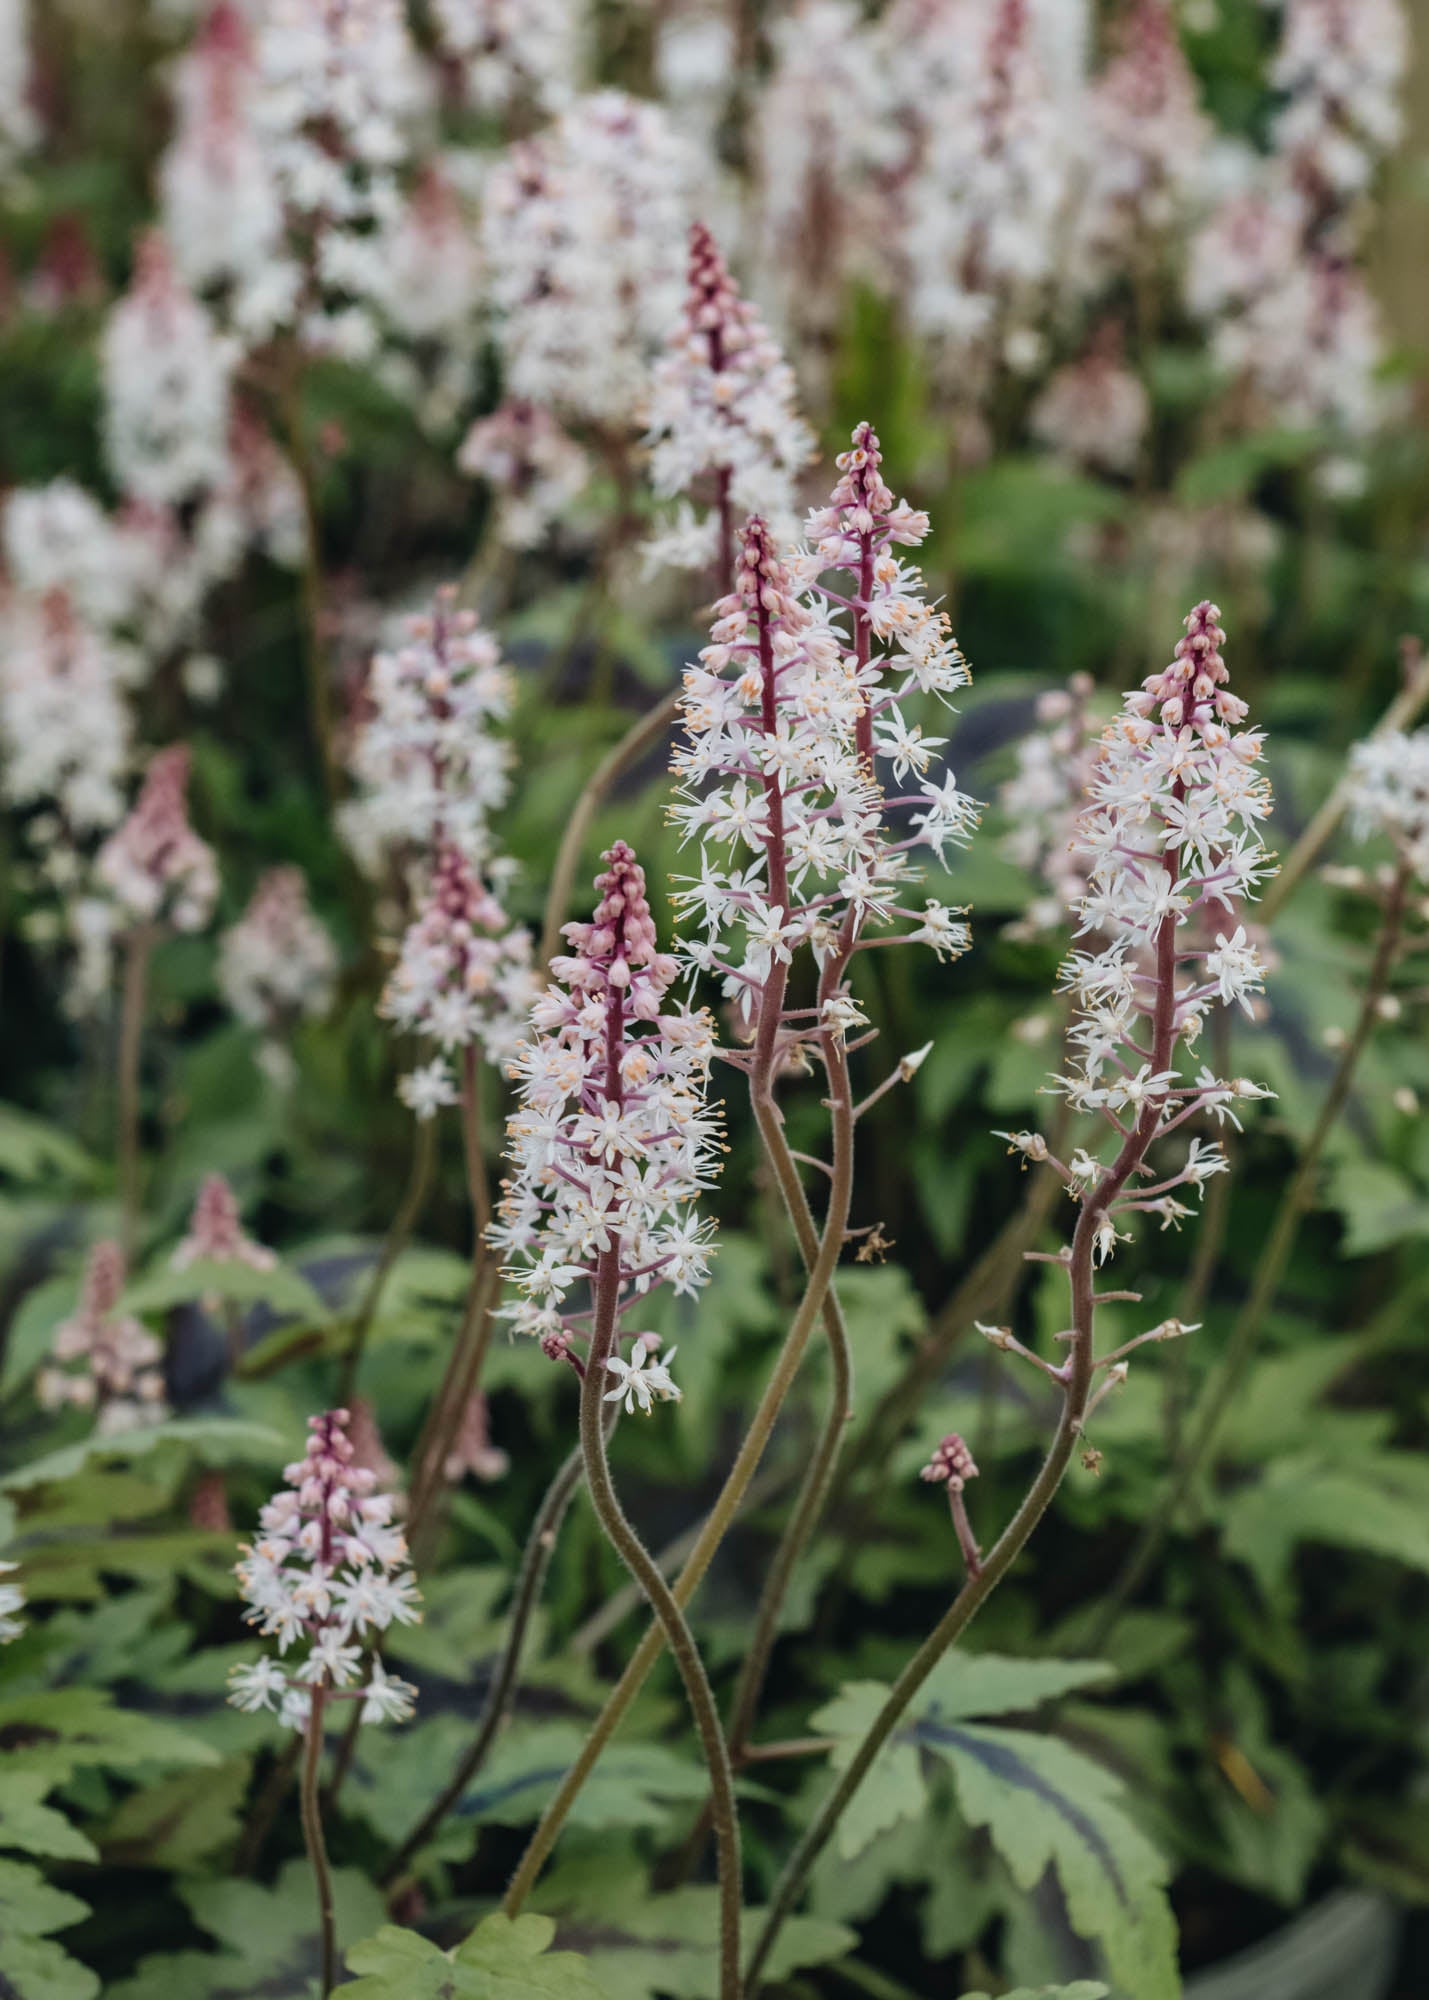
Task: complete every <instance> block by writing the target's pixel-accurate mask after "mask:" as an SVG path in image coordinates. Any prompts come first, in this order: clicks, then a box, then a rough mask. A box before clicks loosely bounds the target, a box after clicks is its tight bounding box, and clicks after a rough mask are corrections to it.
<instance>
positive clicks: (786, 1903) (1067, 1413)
mask: <svg viewBox="0 0 1429 2000" xmlns="http://www.w3.org/2000/svg"><path fill="white" fill-rule="evenodd" d="M1163 865H1164V867H1165V870H1166V874H1167V876H1168V878H1169V881H1170V883H1171V885H1172V886H1173V887H1174V885H1175V880H1176V873H1177V869H1178V866H1179V862H1178V857H1177V856H1176V855H1175V854H1174V853H1173V854H1168V855H1167V856H1166V857H1165V859H1164V862H1163ZM1175 1014H1176V917H1175V915H1174V913H1172V914H1168V915H1167V916H1166V917H1165V918H1163V920H1162V922H1161V925H1160V927H1159V929H1158V931H1157V934H1156V1001H1155V1008H1154V1012H1153V1015H1152V1035H1151V1062H1152V1068H1153V1072H1154V1073H1156V1074H1159V1073H1160V1072H1162V1071H1163V1070H1165V1069H1166V1068H1167V1066H1168V1064H1169V1063H1170V1060H1171V1054H1172V1051H1173V1049H1174V1047H1175V1040H1176V1035H1175ZM1160 1122H1161V1105H1160V1104H1159V1103H1157V1102H1152V1103H1149V1104H1147V1105H1146V1106H1145V1108H1144V1109H1143V1111H1142V1113H1141V1116H1140V1117H1139V1118H1138V1119H1137V1121H1136V1123H1135V1125H1133V1126H1132V1128H1131V1130H1130V1131H1129V1132H1128V1133H1127V1134H1126V1137H1125V1139H1124V1140H1123V1142H1122V1145H1121V1148H1120V1150H1119V1151H1118V1153H1117V1156H1116V1159H1115V1160H1114V1161H1113V1163H1112V1164H1111V1166H1109V1167H1108V1168H1107V1169H1106V1171H1105V1173H1104V1174H1103V1175H1102V1177H1101V1179H1100V1180H1099V1181H1098V1183H1097V1185H1096V1187H1095V1189H1094V1190H1092V1191H1091V1192H1090V1193H1089V1194H1088V1195H1087V1197H1086V1199H1085V1200H1084V1202H1083V1203H1082V1207H1081V1212H1080V1213H1079V1215H1078V1217H1077V1226H1076V1230H1075V1232H1074V1233H1073V1236H1072V1247H1071V1254H1070V1258H1069V1260H1068V1265H1067V1276H1068V1280H1069V1283H1070V1285H1071V1292H1072V1306H1071V1314H1072V1339H1071V1344H1070V1347H1069V1350H1068V1354H1067V1360H1066V1363H1065V1371H1066V1372H1065V1376H1064V1379H1063V1385H1062V1409H1061V1414H1060V1416H1059V1417H1058V1420H1057V1429H1056V1433H1055V1435H1054V1437H1053V1439H1052V1444H1051V1447H1050V1449H1049V1450H1048V1453H1047V1456H1046V1458H1045V1459H1044V1460H1043V1462H1042V1466H1041V1469H1040V1470H1039V1472H1038V1474H1037V1476H1036V1478H1035V1479H1034V1480H1033V1482H1032V1484H1031V1486H1030V1487H1029V1488H1028V1490H1027V1494H1026V1496H1025V1498H1024V1499H1023V1501H1022V1504H1021V1506H1020V1507H1019V1508H1018V1509H1017V1512H1016V1513H1015V1514H1014V1515H1013V1517H1012V1519H1011V1521H1010V1522H1009V1523H1008V1525H1007V1526H1006V1527H1005V1528H1004V1529H1003V1531H1002V1534H1001V1535H1000V1536H999V1537H998V1540H997V1542H996V1543H995V1545H994V1547H993V1549H992V1551H991V1553H990V1554H989V1555H988V1556H987V1557H986V1558H985V1559H983V1560H982V1561H981V1562H980V1563H978V1564H976V1565H973V1566H970V1568H969V1573H968V1578H967V1581H966V1583H965V1584H964V1585H963V1587H962V1589H961V1590H960V1591H959V1592H958V1594H957V1596H956V1597H955V1598H954V1599H953V1601H952V1603H951V1604H950V1605H949V1606H948V1609H947V1610H946V1611H945V1612H944V1613H943V1616H942V1617H941V1618H940V1619H939V1621H938V1623H937V1624H936V1625H935V1626H934V1628H933V1630H932V1631H931V1632H930V1633H929V1635H928V1637H927V1638H926V1639H925V1640H924V1641H923V1643H922V1645H921V1646H920V1647H919V1648H918V1650H917V1652H916V1653H915V1654H914V1655H913V1657H912V1659H911V1660H910V1661H909V1662H908V1664H907V1666H905V1667H904V1669H903V1671H902V1673H901V1674H900V1675H899V1676H898V1679H897V1680H896V1681H895V1682H894V1684H893V1687H892V1688H891V1689H890V1690H889V1694H888V1698H887V1700H886V1701H885V1702H884V1704H883V1706H882V1708H881V1709H880V1710H879V1712H878V1714H877V1715H876V1716H875V1717H874V1719H873V1722H872V1723H871V1724H870V1726H869V1728H868V1731H867V1733H866V1734H865V1735H864V1737H863V1738H862V1740H861V1741H860V1743H859V1745H858V1747H857V1749H856V1750H855V1751H854V1754H853V1757H852V1760H851V1761H850V1763H849V1765H848V1767H847V1768H846V1769H845V1770H844V1771H843V1772H842V1773H841V1774H840V1776H839V1778H838V1781H837V1782H836V1783H835V1785H834V1786H833V1787H832V1789H831V1790H830V1792H829V1794H828V1796H827V1798H826V1799H825V1800H824V1803H823V1804H822V1806H820V1808H819V1810H818V1812H817V1813H816V1814H815V1816H814V1819H813V1822H812V1824H811V1825H810V1826H809V1828H808V1829H807V1831H806V1832H805V1833H804V1835H803V1837H802V1838H801V1840H800V1841H799V1843H798V1845H797V1847H796V1848H795V1850H794V1852H793V1854H792V1856H791V1857H790V1859H789V1862H788V1864H787V1865H786V1867H785V1869H784V1872H783V1874H782V1875H781V1876H780V1878H779V1881H778V1883H777V1884H776V1886H775V1890H774V1895H773V1898H772V1900H771V1902H770V1906H769V1910H768V1913H767V1915H766V1917H765V1920H764V1924H763V1927H762V1929H761V1931H760V1933H759V1936H758V1938H757V1939H756V1940H755V1945H754V1951H753V1953H752V1955H751V1957H750V1961H749V1966H748V1968H747V1971H746V1974H745V1980H746V1986H747V1992H748V2000H757V1995H758V1992H759V1987H760V1980H761V1976H762V1973H763V1970H764V1967H765V1966H766V1965H767V1963H768V1960H769V1954H770V1952H771V1950H772V1949H773V1946H774V1943H775V1940H776V1939H777V1937H778V1935H779V1933H780V1931H781V1930H782V1929H783V1927H784V1924H785V1922H786V1921H787V1920H788V1918H789V1917H790V1915H791V1914H792V1913H793V1910H794V1907H795V1905H796V1904H797V1902H798V1900H799V1897H800V1896H801V1895H802V1893H803V1890H804V1885H805V1883H806V1882H807V1881H808V1878H809V1872H810V1870H811V1869H812V1868H813V1866H814V1863H815V1862H816V1861H817V1860H818V1858H819V1856H820V1855H821V1854H822V1853H823V1851H824V1848H825V1847H826V1846H827V1844H828V1842H829V1840H830V1838H831V1837H832V1835H833V1832H834V1829H835V1827H836V1826H837V1825H838V1822H839V1820H840V1818H841V1817H842V1816H843V1813H844V1810H845V1808H846V1807H847V1805H848V1803H849V1801H850V1800H851V1799H852V1798H853V1796H854V1794H855V1792H857V1790H858V1788H859V1786H860V1785H861V1784H862V1783H863V1780H864V1778H865V1777H866V1776H867V1774H868V1771H869V1769H870V1767H871V1766H872V1764H873V1762H874V1760H875V1758H876V1757H877V1756H878V1753H879V1751H880V1750H881V1749H882V1748H883V1746H884V1745H885V1744H886V1743H887V1742H888V1740H889V1738H890V1737H891V1736H892V1734H893V1732H894V1730H895V1729H896V1728H897V1726H898V1724H899V1722H900V1721H901V1720H902V1718H903V1716H904V1715H905V1713H906V1712H907V1710H908V1707H909V1705H910V1703H911V1702H912V1701H913V1699H914V1697H915V1696H916V1695H917V1693H918V1691H919V1689H920V1688H921V1687H922V1686H923V1683H924V1682H925V1681H926V1680H927V1678H928V1676H929V1674H931V1673H932V1671H933V1669H934V1667H936V1666H937V1664H938V1662H939V1661H940V1660H941V1659H942V1657H943V1655H944V1654H945V1653H946V1652H947V1650H948V1648H949V1647H950V1646H951V1645H952V1644H953V1643H954V1641H955V1640H956V1639H958V1638H959V1637H960V1636H961V1634H962V1633H963V1632H964V1631H965V1630H966V1629H967V1627H968V1625H969V1624H970V1623H971V1622H972V1620H973V1618H974V1617H975V1616H976V1615H977V1613H978V1612H979V1611H980V1610H981V1609H982V1606H983V1605H984V1604H985V1603H986V1602H987V1599H988V1598H989V1597H990V1596H991V1595H992V1593H993V1591H994V1590H995V1589H996V1588H997V1586H998V1584H999V1583H1000V1582H1001V1581H1002V1579H1003V1577H1004V1576H1005V1575H1006V1574H1007V1572H1008V1570H1010V1569H1011V1567H1012V1565H1013V1563H1014V1562H1016V1560H1017V1558H1018V1556H1020V1555H1021V1553H1022V1551H1023V1549H1024V1548H1025V1547H1026V1546H1027V1543H1028V1541H1029V1540H1030V1539H1031V1537H1032V1533H1033V1531H1034V1529H1035V1528H1036V1526H1037V1524H1038V1522H1039V1521H1040V1520H1041V1519H1042V1516H1043V1515H1044V1514H1045V1513H1046V1511H1047V1509H1048V1507H1049V1506H1050V1505H1051V1502H1052V1496H1053V1495H1054V1494H1055V1492H1056V1491H1057V1488H1058V1487H1059V1486H1060V1485H1061V1483H1062V1479H1063V1476H1064V1474H1065V1473H1066V1470H1067V1467H1068V1465H1069V1464H1070V1462H1071V1457H1072V1453H1073V1451H1074V1450H1075V1448H1076V1444H1077V1440H1078V1439H1079V1438H1080V1436H1081V1433H1082V1419H1083V1416H1084V1414H1085V1411H1086V1408H1087V1402H1088V1398H1089V1395H1090V1391H1091V1385H1092V1376H1093V1372H1094V1369H1095V1366H1096V1361H1095V1349H1096V1286H1095V1279H1094V1263H1093V1259H1094V1253H1095V1247H1096V1237H1097V1231H1098V1228H1099V1226H1100V1224H1101V1222H1102V1220H1103V1219H1104V1217H1105V1216H1107V1215H1108V1213H1109V1212H1110V1210H1111V1207H1112V1204H1113V1203H1114V1202H1115V1200H1116V1199H1117V1196H1118V1195H1119V1194H1120V1193H1121V1191H1122V1189H1123V1188H1124V1187H1125V1186H1126V1184H1127V1182H1128V1181H1129V1180H1130V1178H1131V1176H1132V1175H1133V1174H1134V1173H1135V1172H1136V1170H1137V1168H1138V1167H1139V1166H1140V1165H1141V1162H1142V1160H1143V1159H1144V1158H1145V1156H1146V1150H1147V1148H1148V1146H1149V1145H1150V1144H1151V1141H1152V1139H1153V1138H1154V1137H1155V1135H1156V1131H1157V1128H1158V1126H1159V1125H1160Z"/></svg>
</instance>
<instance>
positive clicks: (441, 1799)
mask: <svg viewBox="0 0 1429 2000" xmlns="http://www.w3.org/2000/svg"><path fill="white" fill-rule="evenodd" d="M617 1407H618V1406H617V1405H615V1404H612V1405H611V1412H612V1415H611V1419H610V1421H611V1422H613V1421H614V1411H615V1410H616V1408H617ZM584 1470H585V1464H584V1459H583V1458H582V1455H581V1448H580V1446H579V1445H577V1447H576V1448H575V1450H574V1451H572V1452H571V1453H570V1455H569V1456H568V1457H567V1459H566V1461H565V1463H564V1464H563V1465H562V1466H561V1468H560V1470H559V1471H558V1472H557V1474H556V1476H555V1478H554V1479H553V1480H552V1481H551V1483H550V1485H549V1486H548V1487H547V1489H546V1495H545V1498H544V1499H543V1500H542V1502H541V1505H540V1507H539V1508H538V1509H537V1513H536V1518H535V1520H534V1521H533V1523H532V1524H531V1533H530V1537H529V1539H528V1540H527V1543H526V1548H525V1552H524V1554H523V1555H522V1558H521V1569H520V1573H519V1575H518V1576H517V1579H516V1595H515V1598H514V1600H513V1602H512V1606H511V1617H510V1621H509V1623H508V1625H507V1629H506V1644H505V1646H504V1647H503V1648H502V1652H501V1658H500V1659H499V1660H498V1662H497V1665H496V1672H495V1674H494V1676H493V1678H492V1682H491V1686H490V1688H489V1689H488V1691H487V1696H486V1705H485V1707H484V1708H483V1710H482V1715H481V1722H480V1725H479V1727H478V1729H477V1732H476V1735H475V1737H474V1739H473V1740H472V1743H471V1745H470V1747H469V1748H468V1749H467V1750H466V1752H465V1753H464V1755H463V1756H462V1757H461V1758H460V1760H459V1761H458V1763H457V1766H456V1769H455V1770H454V1771H453V1773H452V1775H451V1779H450V1780H449V1782H448V1783H447V1784H446V1785H445V1786H444V1787H443V1788H442V1790H441V1791H440V1792H439V1793H438V1794H437V1796H436V1798H435V1799H433V1801H432V1803H431V1805H430V1806H429V1807H428V1808H427V1810H426V1812H425V1813H424V1814H423V1815H422V1817H421V1819H420V1820H418V1822H417V1824H416V1825H415V1826H414V1827H413V1828H412V1830H411V1832H410V1833H409V1834H408V1835H407V1837H406V1839H405V1840H404V1841H403V1842H402V1844H401V1846H400V1847H399V1848H398V1849H397V1851H396V1853H395V1854H394V1855H393V1856H392V1858H391V1860H390V1861H388V1862H387V1864H386V1866H385V1867H384V1868H383V1870H382V1874H381V1876H380V1878H379V1879H380V1881H381V1882H382V1883H383V1884H384V1886H385V1885H386V1884H387V1883H389V1882H394V1881H396V1879H397V1878H398V1876H399V1875H400V1874H401V1873H402V1871H403V1869H404V1868H405V1867H406V1866H407V1864H408V1862H409V1861H411V1859H412V1857H413V1855H415V1854H416V1853H418V1852H419V1850H420V1849H421V1848H423V1847H425V1846H426V1844H427V1842H428V1841H429V1840H430V1839H431V1837H432V1835H433V1834H434V1833H435V1832H436V1830H437V1828H438V1827H439V1826H440V1825H441V1823H442V1821H443V1820H444V1819H445V1818H446V1816H447V1814H448V1813H449V1812H450V1811H451V1809H452V1807H453V1806H454V1805H456V1803H457V1801H458V1800H459V1799H460V1798H461V1796H462V1794H463V1792H465V1790H466V1789H467V1787H468V1785H470V1783H471V1781H472V1779H473V1778H474V1777H475V1776H476V1774H477V1773H478V1771H480V1769H481V1767H482V1765H483V1764H484V1763H485V1762H486V1759H487V1756H488V1754H489V1753H490V1750H491V1746H492V1744H493V1743H494V1742H495V1741H496V1736H497V1732H498V1731H499V1729H500V1728H501V1725H502V1723H503V1722H504V1721H505V1719H506V1715H507V1711H508V1710H509V1709H510V1706H511V1702H512V1698H513V1696H514V1695H515V1692H516V1680H517V1675H518V1674H519V1672H520V1668H521V1652H522V1648H523V1647H524V1645H525V1643H526V1635H527V1633H528V1631H529V1630H530V1626H531V1620H532V1617H533V1616H534V1614H535V1610H536V1607H537V1605H538V1604H539V1602H540V1599H541V1591H542V1588H543V1586H544V1584H545V1581H546V1572H547V1570H548V1569H549V1568H550V1565H551V1556H552V1554H553V1553H554V1551H555V1546H556V1537H557V1535H558V1534H559V1533H560V1529H561V1523H562V1521H563V1520H564V1519H565V1516H566V1510H567V1508H568V1507H569V1506H570V1504H571V1501H572V1499H573V1498H574V1496H575V1491H576V1488H577V1487H578V1486H579V1485H580V1483H581V1478H582V1475H583V1473H584Z"/></svg>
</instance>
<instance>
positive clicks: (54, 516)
mask: <svg viewBox="0 0 1429 2000" xmlns="http://www.w3.org/2000/svg"><path fill="white" fill-rule="evenodd" d="M0 533H3V541H4V549H5V566H6V569H7V570H8V572H9V576H10V580H11V581H12V582H13V583H14V584H15V585H16V586H17V587H18V589H20V590H21V591H23V592H25V593H26V595H28V596H33V597H44V596H47V595H48V594H49V593H50V592H51V591H59V592H61V593H62V594H63V595H64V596H65V597H66V598H67V599H68V601H69V603H70V605H71V606H72V608H73V609H74V611H75V612H76V613H77V614H78V616H79V617H81V618H82V619H84V620H85V621H86V623H88V624H90V625H92V626H93V627H94V628H95V629H96V631H111V630H114V629H116V628H118V627H121V626H126V625H129V624H131V623H132V622H133V621H134V620H135V619H136V617H137V615H138V612H139V607H140V605H141V603H142V601H143V600H144V599H145V598H146V597H147V596H149V595H151V594H152V593H153V591H154V590H155V589H156V587H157V585H158V575H157V572H158V570H159V569H160V568H161V566H162V565H161V564H160V563H159V562H158V561H157V560H156V555H155V550H156V540H155V537H154V536H153V535H152V534H146V533H144V532H143V530H142V528H141V526H140V523H139V520H138V519H137V518H135V517H134V515H133V514H132V513H131V515H130V516H129V517H128V518H126V517H125V516H123V515H121V516H118V517H112V516H110V515H108V514H106V513H105V511H104V509H103V508H102V507H101V506H100V504H99V502H98V501H97V500H96V499H95V498H94V496H93V495H92V494H90V493H87V492H86V491H85V490H84V488H83V487H82V486H80V485H77V484H76V482H75V481H74V480H73V479H52V480H50V481H49V482H48V483H47V484H46V485H44V486H20V487H16V488H15V490H14V491H13V492H12V493H9V494H7V495H6V498H5V502H4V515H3V530H0ZM139 667H140V662H139V661H138V660H137V659H135V660H134V661H133V673H134V675H135V676H136V677H137V674H138V671H139Z"/></svg>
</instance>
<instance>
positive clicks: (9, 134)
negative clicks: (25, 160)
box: [0, 0, 40, 172]
mask: <svg viewBox="0 0 1429 2000" xmlns="http://www.w3.org/2000/svg"><path fill="white" fill-rule="evenodd" d="M39 130H40V126H39V120H38V119H37V118H36V116H35V111H34V106H33V104H32V102H31V66H30V8H29V0H0V171H6V172H8V171H9V170H10V169H12V168H13V167H14V165H15V162H16V160H17V159H18V158H19V157H20V156H21V155H22V154H24V153H27V152H28V151H29V149H30V147H31V146H33V145H34V143H35V141H36V139H37V138H38V137H39Z"/></svg>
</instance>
